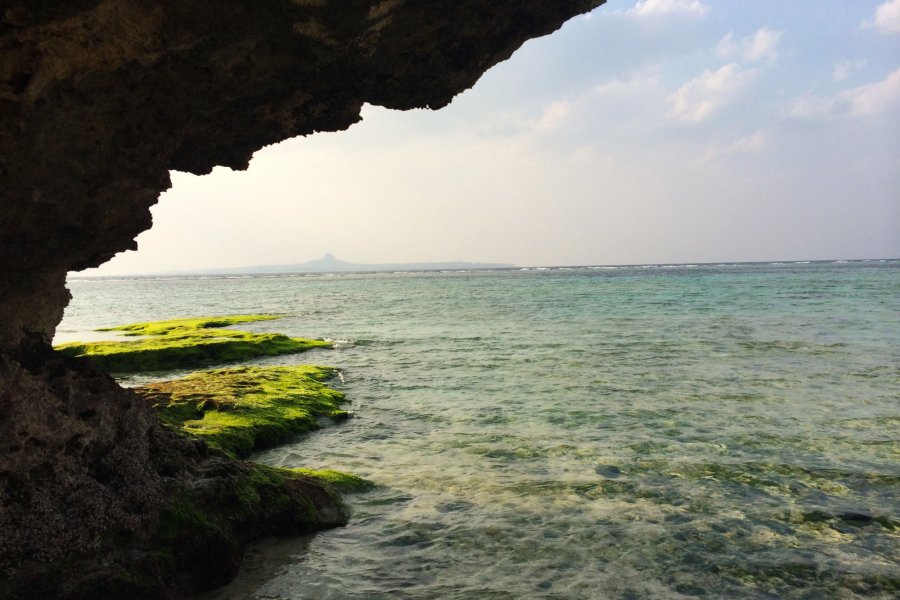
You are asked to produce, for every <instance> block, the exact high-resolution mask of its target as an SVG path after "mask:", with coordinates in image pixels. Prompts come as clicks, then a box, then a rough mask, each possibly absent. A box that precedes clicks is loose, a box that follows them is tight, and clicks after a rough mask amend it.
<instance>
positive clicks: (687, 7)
mask: <svg viewBox="0 0 900 600" xmlns="http://www.w3.org/2000/svg"><path fill="white" fill-rule="evenodd" d="M708 10H709V8H707V7H706V5H704V4H703V3H702V2H700V0H639V2H638V3H637V4H635V5H634V8H632V9H630V10H628V11H626V14H629V15H633V16H635V17H638V18H641V19H643V18H656V17H672V16H676V17H691V18H699V17H702V16H703V15H705V14H706V12H707V11H708Z"/></svg>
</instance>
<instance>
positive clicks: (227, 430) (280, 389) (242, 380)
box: [135, 365, 349, 457]
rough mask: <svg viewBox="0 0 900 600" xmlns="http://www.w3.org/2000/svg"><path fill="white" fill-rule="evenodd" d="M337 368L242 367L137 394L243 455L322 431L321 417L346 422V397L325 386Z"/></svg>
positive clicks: (183, 425)
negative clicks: (300, 434)
mask: <svg viewBox="0 0 900 600" xmlns="http://www.w3.org/2000/svg"><path fill="white" fill-rule="evenodd" d="M334 373H335V369H334V368H331V367H316V366H310V365H297V366H290V367H237V368H231V369H216V370H210V371H201V372H197V373H192V374H190V375H188V376H186V377H183V378H181V379H175V380H172V381H165V382H161V383H153V384H149V385H146V386H143V387H140V388H136V389H135V391H136V392H137V393H138V394H140V395H141V396H143V397H145V398H147V399H148V400H149V401H150V402H151V403H152V404H153V406H154V408H155V409H156V410H157V412H158V413H159V415H160V418H161V419H162V421H163V422H164V423H166V424H168V425H170V426H172V427H175V428H178V429H181V430H183V431H184V432H186V433H188V434H191V435H195V436H198V437H201V438H202V439H204V440H206V442H207V443H208V444H210V445H211V446H214V447H216V448H219V449H221V450H224V451H226V452H228V453H230V454H232V455H234V456H237V457H246V456H249V455H250V453H251V452H253V451H254V450H262V449H265V448H271V447H273V446H276V445H278V444H281V443H283V442H286V441H288V440H290V439H291V438H292V437H294V436H295V435H297V434H298V433H303V432H307V431H311V430H314V429H317V428H318V427H319V422H318V419H319V418H320V417H328V418H332V419H336V420H341V419H345V418H347V417H348V416H349V413H348V412H347V411H345V410H342V409H341V408H340V405H341V403H343V402H344V401H345V399H344V395H343V394H342V393H341V392H339V391H337V390H333V389H331V388H329V387H327V386H326V385H325V383H324V382H325V381H326V380H327V379H329V378H330V377H332V376H333V375H334Z"/></svg>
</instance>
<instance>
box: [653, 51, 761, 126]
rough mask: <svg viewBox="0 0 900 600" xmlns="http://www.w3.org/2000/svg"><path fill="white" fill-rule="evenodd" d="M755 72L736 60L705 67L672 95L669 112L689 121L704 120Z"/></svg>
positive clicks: (730, 97) (729, 100)
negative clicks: (742, 67) (711, 68)
mask: <svg viewBox="0 0 900 600" xmlns="http://www.w3.org/2000/svg"><path fill="white" fill-rule="evenodd" d="M756 73H757V72H756V69H741V67H740V66H739V65H738V64H737V63H729V64H727V65H725V66H724V67H721V68H720V69H718V70H716V71H709V70H707V71H704V72H703V73H702V74H701V75H700V76H699V77H697V78H695V79H692V80H691V81H689V82H687V83H685V84H684V85H683V86H681V87H680V88H678V89H677V90H676V91H675V92H674V93H673V94H671V95H670V96H669V102H670V103H671V105H672V109H671V110H670V111H669V116H670V117H673V118H675V119H678V120H680V121H687V122H690V123H699V122H701V121H704V120H706V119H708V118H709V117H711V116H713V115H714V114H715V113H717V112H719V111H720V110H721V109H722V108H723V107H725V106H726V105H728V104H729V103H730V102H731V101H732V99H734V97H735V96H736V95H737V94H738V92H740V90H741V89H742V88H744V87H745V86H746V85H747V84H748V83H750V82H751V81H752V80H753V79H754V78H755V77H756Z"/></svg>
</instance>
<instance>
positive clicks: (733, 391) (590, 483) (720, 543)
mask: <svg viewBox="0 0 900 600" xmlns="http://www.w3.org/2000/svg"><path fill="white" fill-rule="evenodd" d="M70 287H71V289H72V291H73V295H74V299H73V302H72V304H71V306H70V308H69V309H68V310H67V312H66V318H65V320H64V321H63V323H62V325H61V328H60V333H59V335H58V338H57V341H59V342H61V341H69V340H72V339H79V338H83V337H84V333H85V330H87V329H90V328H93V327H100V326H104V325H115V324H121V323H127V322H132V321H145V320H151V319H163V318H173V317H177V316H196V315H214V314H233V313H243V312H283V313H287V314H289V315H291V316H290V317H287V318H284V319H281V320H278V321H272V322H261V323H254V324H250V325H247V326H246V327H245V328H246V329H248V330H254V331H281V332H285V333H289V334H292V335H302V336H311V337H326V338H329V339H333V340H335V341H337V347H336V348H335V349H334V350H316V351H312V352H309V353H307V354H304V355H299V356H293V357H279V358H275V359H264V360H258V361H254V362H255V363H263V364H291V363H294V362H314V363H318V364H330V365H334V366H337V367H339V368H340V369H341V375H342V380H336V381H335V382H334V385H335V386H336V387H339V388H341V389H342V390H343V391H345V392H346V394H347V396H348V398H349V399H350V400H351V402H352V406H351V408H352V410H353V411H354V412H355V418H354V419H351V420H350V421H348V422H346V423H344V424H341V425H339V426H333V427H325V428H324V429H322V430H321V431H319V432H316V433H314V434H311V435H308V436H306V437H304V438H302V439H299V440H297V442H296V443H294V444H289V445H286V446H283V447H280V448H277V449H274V450H272V451H269V452H266V453H264V454H261V455H260V456H259V457H258V459H259V460H261V461H263V462H266V463H269V464H273V465H282V466H306V467H312V468H324V467H328V468H336V469H341V470H346V471H349V472H352V473H355V474H358V475H361V476H364V477H367V478H369V479H372V480H374V481H376V482H377V483H378V484H379V487H378V488H377V489H376V490H374V491H372V492H369V493H366V494H361V495H356V496H350V497H348V501H349V503H350V506H351V507H352V510H353V518H352V521H351V523H350V525H349V526H347V527H345V528H342V529H338V530H334V531H329V532H325V533H321V534H318V535H316V536H313V537H311V538H302V539H290V540H272V541H267V542H265V543H263V544H260V545H259V546H257V547H256V548H254V549H253V550H251V552H250V553H249V555H248V559H247V563H246V566H245V569H244V571H243V573H242V574H241V576H239V578H238V580H237V581H235V582H234V583H233V584H232V585H231V586H229V587H227V588H224V589H222V590H219V591H216V592H214V593H212V594H211V595H210V598H217V599H238V598H265V599H301V598H315V599H320V598H460V599H462V598H503V599H506V598H509V599H514V598H560V599H562V598H572V599H574V598H610V599H619V598H621V599H629V598H634V599H637V598H660V599H662V598H665V599H669V598H696V597H701V598H723V599H724V598H872V597H874V598H893V597H894V594H895V593H896V591H897V589H898V586H900V566H898V564H900V529H898V527H900V520H898V519H900V499H898V491H900V262H898V261H887V262H865V263H859V262H857V263H840V264H837V263H812V264H768V265H765V264H760V265H717V266H705V265H701V266H691V267H684V266H683V267H674V268H662V267H660V268H637V267H635V268H619V269H609V268H605V269H599V268H576V269H568V270H561V269H548V270H541V271H536V270H529V271H489V272H449V273H407V274H369V275H337V276H325V275H314V276H281V277H277V276H276V277H273V276H261V277H239V278H224V277H207V278H141V279H130V280H126V279H113V280H77V279H72V280H70ZM140 381H141V379H140V378H131V379H128V380H126V383H139V382H140Z"/></svg>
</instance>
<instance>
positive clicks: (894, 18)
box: [875, 0, 900, 33]
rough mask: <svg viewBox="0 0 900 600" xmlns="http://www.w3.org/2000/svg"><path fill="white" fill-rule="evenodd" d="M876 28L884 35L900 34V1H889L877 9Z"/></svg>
mask: <svg viewBox="0 0 900 600" xmlns="http://www.w3.org/2000/svg"><path fill="white" fill-rule="evenodd" d="M875 28H876V29H878V30H879V31H881V32H882V33H900V0H888V1H887V2H885V3H884V4H880V5H879V6H878V8H876V9H875Z"/></svg>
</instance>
